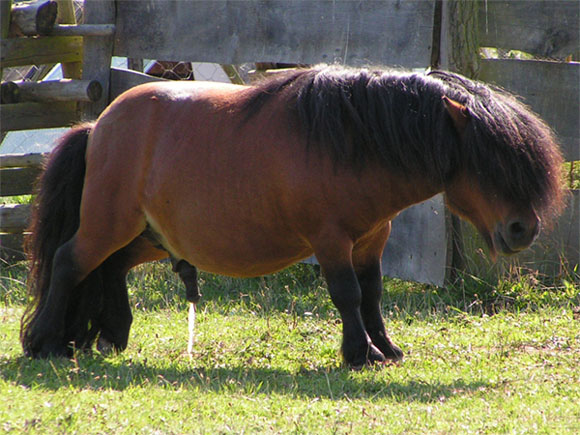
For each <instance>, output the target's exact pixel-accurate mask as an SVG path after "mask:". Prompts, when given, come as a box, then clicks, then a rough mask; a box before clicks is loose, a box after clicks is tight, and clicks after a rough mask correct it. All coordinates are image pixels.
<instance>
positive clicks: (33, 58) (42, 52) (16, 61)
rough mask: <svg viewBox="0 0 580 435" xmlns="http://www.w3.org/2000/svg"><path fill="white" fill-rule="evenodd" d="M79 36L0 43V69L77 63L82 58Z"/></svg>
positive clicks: (81, 39) (25, 39)
mask: <svg viewBox="0 0 580 435" xmlns="http://www.w3.org/2000/svg"><path fill="white" fill-rule="evenodd" d="M82 44H83V38H82V37H80V36H43V37H38V38H12V39H4V40H2V41H0V64H1V65H2V68H7V67H11V66H22V65H42V64H45V63H60V62H78V61H80V60H81V58H82V50H83V47H82Z"/></svg>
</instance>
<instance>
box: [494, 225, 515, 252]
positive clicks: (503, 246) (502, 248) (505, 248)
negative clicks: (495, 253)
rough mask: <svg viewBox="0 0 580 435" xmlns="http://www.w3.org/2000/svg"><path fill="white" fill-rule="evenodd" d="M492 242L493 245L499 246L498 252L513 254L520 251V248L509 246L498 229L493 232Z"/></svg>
mask: <svg viewBox="0 0 580 435" xmlns="http://www.w3.org/2000/svg"><path fill="white" fill-rule="evenodd" d="M494 242H495V243H494V245H496V246H497V247H498V248H499V252H501V253H502V254H503V255H514V254H517V253H518V252H520V251H521V249H513V248H511V247H510V246H509V245H508V244H507V242H506V241H505V239H504V238H503V236H502V235H501V233H500V232H499V231H496V232H495V234H494Z"/></svg>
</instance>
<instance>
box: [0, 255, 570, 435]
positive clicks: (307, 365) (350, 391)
mask: <svg viewBox="0 0 580 435" xmlns="http://www.w3.org/2000/svg"><path fill="white" fill-rule="evenodd" d="M24 276H25V266H24V265H23V264H19V265H16V266H13V267H6V268H4V269H3V271H2V274H1V277H0V432H8V433H10V432H12V433H23V432H24V433H51V434H52V433H68V432H71V433H83V434H84V433H127V434H129V433H163V434H165V433H208V434H214V433H317V434H318V433H322V434H325V433H363V434H364V433H417V434H419V433H421V434H423V433H557V434H560V433H577V425H578V422H579V421H580V372H579V371H578V366H579V365H580V324H579V322H580V313H578V312H577V307H578V305H579V304H580V291H579V289H578V285H577V284H573V283H570V282H569V283H568V286H566V284H562V285H558V286H556V287H554V286H552V287H547V286H545V285H543V284H542V283H540V282H537V281H534V280H529V279H528V281H525V279H524V277H522V279H520V280H519V281H517V282H500V283H499V285H497V286H493V285H491V284H489V283H487V284H486V285H483V284H480V287H475V288H476V289H477V290H474V289H473V288H472V287H471V286H472V285H473V284H472V283H469V282H467V283H466V282H465V281H464V284H463V286H464V287H463V288H461V287H457V288H453V289H447V290H443V289H435V288H433V287H430V286H424V285H418V284H411V283H405V282H401V281H398V280H385V285H386V290H385V294H384V299H385V300H384V311H385V315H386V318H387V329H388V330H389V332H390V334H391V337H392V338H393V339H394V341H395V342H396V343H397V344H399V345H400V346H401V347H402V348H403V350H404V351H405V352H406V357H405V359H404V361H403V362H402V363H401V364H398V365H388V366H385V367H378V368H370V369H364V370H362V371H359V372H354V371H350V370H348V369H347V368H345V367H344V366H343V365H342V364H341V362H340V356H339V351H338V349H339V346H340V338H341V335H340V332H341V322H340V320H339V318H338V316H337V313H336V310H335V309H334V308H333V306H332V304H331V302H330V300H329V297H328V295H327V291H326V286H325V284H324V282H323V280H322V279H321V278H320V277H319V276H318V274H317V273H316V271H315V270H313V269H312V268H311V267H309V266H295V267H292V268H290V269H288V270H287V271H285V272H282V273H280V274H277V275H274V276H271V277H265V278H261V279H250V280H236V279H230V278H223V277H216V276H212V275H207V274H202V275H201V278H200V282H201V290H202V293H203V298H202V302H201V303H200V306H199V311H198V323H197V333H196V344H195V349H194V354H193V356H192V357H191V358H190V357H189V356H188V355H187V353H186V352H185V349H186V341H187V313H186V309H185V308H186V304H185V303H184V300H183V299H184V298H183V292H184V291H183V288H182V287H181V284H180V283H179V281H178V280H177V279H176V278H175V277H174V276H173V274H172V273H171V271H170V270H169V268H168V266H167V265H164V264H158V263H157V264H151V265H146V266H142V267H140V268H139V269H138V270H137V271H136V272H134V273H132V274H131V277H130V280H129V282H130V289H131V290H130V293H131V301H132V305H133V306H134V314H135V320H134V324H133V329H132V331H131V339H130V343H129V347H128V349H127V350H126V351H125V352H124V353H122V354H120V355H113V356H108V357H104V356H101V355H99V354H93V355H83V354H79V355H77V356H76V357H75V358H73V359H71V360H67V359H51V360H43V361H33V360H30V359H28V358H25V357H23V356H22V351H21V348H20V345H19V343H18V328H19V325H18V322H19V317H20V315H21V312H22V309H23V302H24V301H25V299H26V297H25V293H24V285H23V282H22V281H23V277H24ZM573 282H576V283H577V281H573ZM489 288H494V289H495V291H496V292H497V294H496V295H495V296H494V297H495V299H492V300H495V301H496V302H497V300H499V299H498V298H500V299H501V297H507V296H506V295H508V294H509V295H511V296H510V297H512V298H515V296H514V295H516V293H517V292H519V293H517V295H519V296H520V300H519V302H518V303H506V304H505V305H504V306H503V309H499V308H498V305H497V303H496V304H495V305H494V304H488V303H487V302H486V301H487V299H485V297H487V296H486V295H491V294H492V292H493V290H490V289H489ZM485 289H487V293H484V292H482V290H483V291H486V290H485ZM476 292H480V293H481V295H477V296H474V294H475V293H476ZM510 292H511V293H510ZM546 292H548V293H550V292H551V293H553V294H554V295H555V296H553V297H545V296H544V297H540V296H539V295H542V294H544V293H546Z"/></svg>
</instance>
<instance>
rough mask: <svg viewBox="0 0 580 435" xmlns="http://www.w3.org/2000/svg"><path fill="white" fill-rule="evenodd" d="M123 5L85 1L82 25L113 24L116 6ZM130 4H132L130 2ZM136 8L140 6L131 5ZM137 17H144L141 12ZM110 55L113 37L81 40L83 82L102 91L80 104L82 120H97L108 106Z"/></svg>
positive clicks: (104, 1) (144, 12) (94, 0)
mask: <svg viewBox="0 0 580 435" xmlns="http://www.w3.org/2000/svg"><path fill="white" fill-rule="evenodd" d="M123 3H127V2H123V1H121V2H117V3H115V1H114V0H85V3H84V7H85V9H84V16H85V24H114V23H115V8H116V5H117V6H118V5H121V4H123ZM131 3H133V2H131ZM135 3H137V4H140V2H135ZM140 15H141V17H145V16H147V13H146V11H145V10H141V11H140ZM112 54H113V36H87V37H85V38H84V56H83V74H82V78H83V79H84V80H97V81H98V82H99V83H100V84H101V86H102V87H103V94H102V96H101V98H100V99H98V100H97V101H95V102H91V103H81V104H80V107H81V110H82V117H83V119H84V120H92V119H95V118H97V116H99V115H100V113H101V112H102V111H103V110H104V109H105V107H107V105H108V104H109V101H110V99H109V83H110V70H111V68H110V67H111V57H112Z"/></svg>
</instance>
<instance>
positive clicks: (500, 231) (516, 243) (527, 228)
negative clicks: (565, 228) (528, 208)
mask: <svg viewBox="0 0 580 435" xmlns="http://www.w3.org/2000/svg"><path fill="white" fill-rule="evenodd" d="M540 228H541V225H540V219H539V218H538V217H537V216H536V215H535V214H534V216H533V218H531V219H527V220H524V219H511V220H509V221H508V222H507V223H505V224H503V223H502V224H499V225H498V228H497V229H496V231H495V234H494V242H495V245H496V247H497V248H498V250H499V251H500V252H501V253H502V254H506V255H510V254H515V253H517V252H520V251H522V250H523V249H526V248H527V247H529V246H530V245H531V244H532V243H533V242H534V241H535V240H536V238H537V237H538V235H539V234H540Z"/></svg>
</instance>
